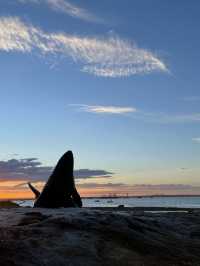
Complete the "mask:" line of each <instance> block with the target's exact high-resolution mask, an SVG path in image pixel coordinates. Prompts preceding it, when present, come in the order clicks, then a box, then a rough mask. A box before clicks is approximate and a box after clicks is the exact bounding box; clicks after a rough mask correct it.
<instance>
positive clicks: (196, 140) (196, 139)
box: [192, 138, 200, 143]
mask: <svg viewBox="0 0 200 266" xmlns="http://www.w3.org/2000/svg"><path fill="white" fill-rule="evenodd" d="M192 140H193V141H195V142H197V143H200V138H193V139H192Z"/></svg>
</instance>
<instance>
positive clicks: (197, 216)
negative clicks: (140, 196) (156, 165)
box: [0, 207, 200, 266]
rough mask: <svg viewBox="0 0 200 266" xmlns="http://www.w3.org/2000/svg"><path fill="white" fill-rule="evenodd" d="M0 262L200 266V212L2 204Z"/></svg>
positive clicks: (25, 265) (5, 265)
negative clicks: (9, 206) (52, 207)
mask: <svg viewBox="0 0 200 266" xmlns="http://www.w3.org/2000/svg"><path fill="white" fill-rule="evenodd" d="M0 234H1V236H0V247H1V249H0V250H1V252H0V262H1V265H2V266H11V265H16V266H29V265H30V266H31V265H38V266H39V265H48V266H49V265H50V266H51V265H52V266H56V265H59V266H62V265H63V266H64V265H72V266H73V265H77V266H78V265H110V266H111V265H136V266H139V265H140V266H147V265H148V266H152V265H156V266H160V265H163V266H166V265H170V266H172V265H194V266H198V265H200V257H199V250H200V211H199V210H198V209H196V210H195V209H183V210H182V209H176V210H174V209H171V211H170V210H169V209H168V210H167V209H165V208H162V209H155V208H154V209H152V210H151V209H149V208H148V209H146V208H143V209H142V208H136V209H135V208H123V207H122V208H81V209H79V208H66V209H64V208H59V209H41V208H35V209H34V208H28V207H27V208H25V207H18V208H17V207H16V208H15V207H14V208H1V209H0Z"/></svg>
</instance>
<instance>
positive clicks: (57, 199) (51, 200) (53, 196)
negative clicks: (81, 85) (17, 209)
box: [28, 151, 82, 208]
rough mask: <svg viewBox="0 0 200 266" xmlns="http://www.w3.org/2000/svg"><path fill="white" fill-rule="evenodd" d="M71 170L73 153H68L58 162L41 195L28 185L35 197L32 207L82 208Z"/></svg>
mask: <svg viewBox="0 0 200 266" xmlns="http://www.w3.org/2000/svg"><path fill="white" fill-rule="evenodd" d="M73 169H74V158H73V153H72V152H71V151H68V152H66V153H65V154H64V155H63V156H62V157H61V158H60V160H59V161H58V163H57V165H56V167H55V169H54V170H53V173H52V174H51V176H50V177H49V179H48V181H47V183H46V185H45V186H44V188H43V190H42V192H41V193H40V192H39V191H38V190H37V189H36V188H35V187H34V186H33V185H31V184H30V183H28V185H29V188H30V189H31V190H32V192H33V193H34V194H35V197H36V200H35V203H34V207H38V208H59V207H82V201H81V197H80V195H79V194H78V192H77V190H76V187H75V183H74V176H73Z"/></svg>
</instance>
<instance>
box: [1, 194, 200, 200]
mask: <svg viewBox="0 0 200 266" xmlns="http://www.w3.org/2000/svg"><path fill="white" fill-rule="evenodd" d="M170 197H173V198H180V197H188V198H191V197H200V195H142V196H135V195H134V196H100V197H82V199H99V200H100V199H126V198H170ZM8 200H9V201H16V200H34V198H19V199H12V198H10V199H9V198H7V199H0V201H8Z"/></svg>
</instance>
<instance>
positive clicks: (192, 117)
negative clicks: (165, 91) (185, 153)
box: [70, 104, 200, 142]
mask: <svg viewBox="0 0 200 266" xmlns="http://www.w3.org/2000/svg"><path fill="white" fill-rule="evenodd" d="M70 106H74V107H77V109H78V110H80V111H83V112H89V113H95V114H127V113H130V114H131V117H132V118H133V119H136V120H143V121H145V122H151V123H160V124H169V123H170V124H177V123H199V122H200V113H193V114H167V113H155V112H154V113H150V112H145V111H143V110H140V109H137V108H135V107H127V106H126V107H120V106H105V105H87V104H70ZM193 141H197V142H200V138H194V139H193Z"/></svg>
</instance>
